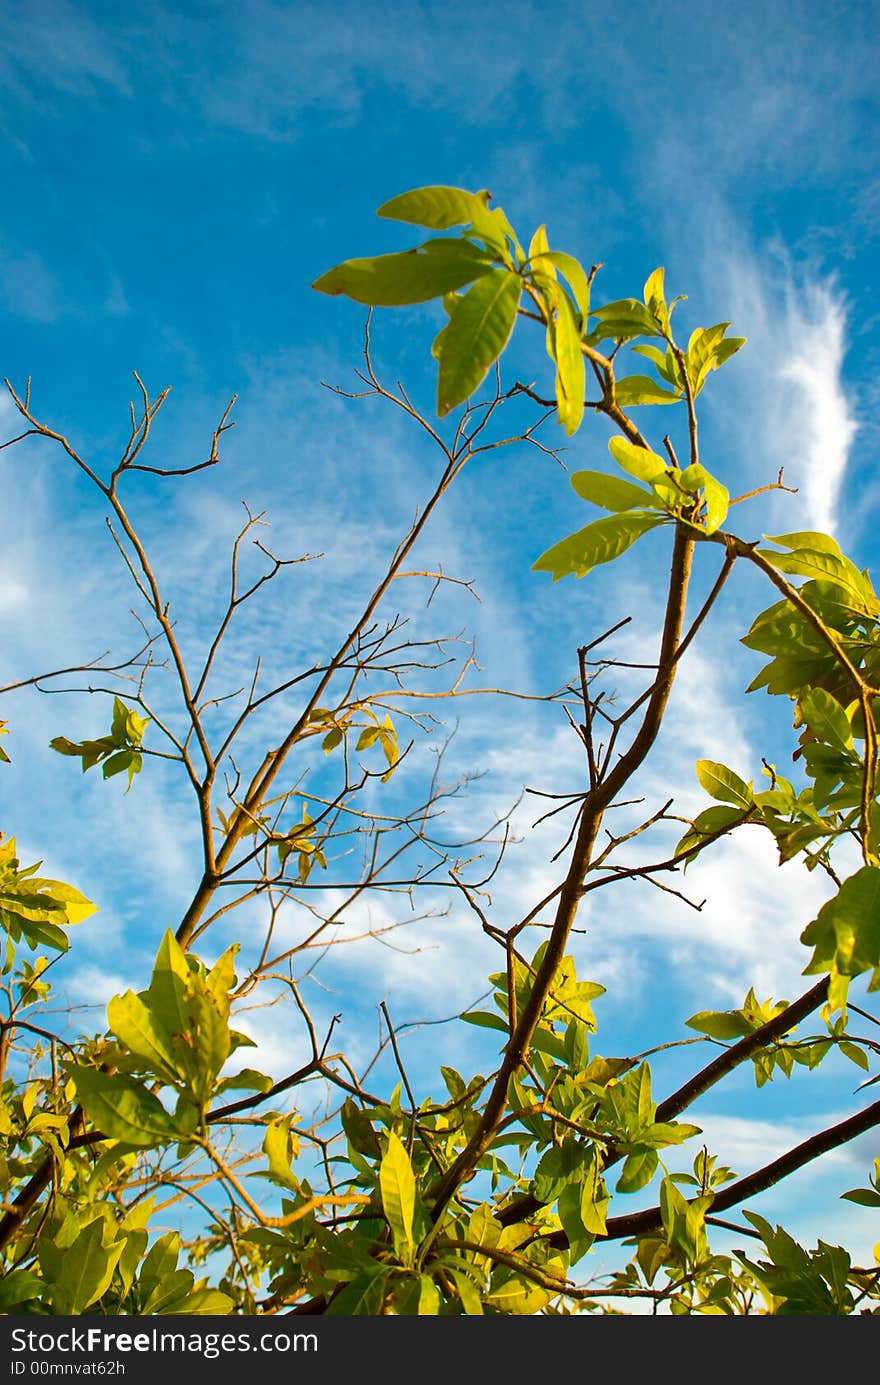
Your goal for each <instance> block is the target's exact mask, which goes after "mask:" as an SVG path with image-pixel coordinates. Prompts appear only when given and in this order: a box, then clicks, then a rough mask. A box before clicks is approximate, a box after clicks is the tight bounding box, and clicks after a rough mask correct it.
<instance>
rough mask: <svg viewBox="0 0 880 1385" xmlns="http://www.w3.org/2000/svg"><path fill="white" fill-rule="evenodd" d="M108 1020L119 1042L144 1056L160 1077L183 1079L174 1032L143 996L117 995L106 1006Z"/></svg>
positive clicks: (167, 1079) (132, 993)
mask: <svg viewBox="0 0 880 1385" xmlns="http://www.w3.org/2000/svg"><path fill="white" fill-rule="evenodd" d="M107 1023H108V1025H109V1026H110V1029H111V1030H112V1031H113V1033H114V1034H115V1035H116V1037H117V1039H118V1040H119V1042H120V1043H121V1044H123V1045H124V1046H125V1047H126V1048H128V1049H129V1050H130V1051H131V1052H132V1053H133V1054H135V1056H136V1057H138V1058H141V1059H143V1061H144V1062H145V1063H146V1065H147V1066H148V1067H149V1068H150V1069H151V1070H152V1071H153V1072H155V1073H156V1075H157V1076H158V1077H161V1078H163V1079H164V1080H165V1081H167V1082H171V1083H176V1082H179V1081H180V1079H181V1077H182V1076H183V1073H182V1071H181V1069H180V1068H179V1066H178V1061H177V1057H176V1055H175V1053H174V1047H173V1044H172V1040H171V1035H170V1033H169V1032H168V1030H167V1029H166V1028H165V1026H164V1025H163V1024H162V1022H161V1021H160V1020H159V1019H158V1018H157V1017H156V1015H154V1014H153V1012H152V1010H151V1009H150V1007H149V1005H148V1004H147V1003H146V1001H145V999H144V997H143V996H140V995H135V994H134V992H133V991H126V993H125V995H117V996H114V997H113V999H112V1000H111V1001H110V1003H109V1005H108V1006H107Z"/></svg>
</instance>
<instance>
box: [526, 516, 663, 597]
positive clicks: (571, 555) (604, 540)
mask: <svg viewBox="0 0 880 1385" xmlns="http://www.w3.org/2000/svg"><path fill="white" fill-rule="evenodd" d="M662 523H664V519H663V517H662V516H661V515H651V514H644V513H641V512H639V511H629V512H628V513H626V514H622V515H609V516H608V517H607V518H606V519H597V520H596V521H595V522H594V523H593V524H588V525H587V527H586V528H585V529H579V530H578V532H577V533H576V534H569V536H568V538H567V539H562V540H561V541H560V542H559V543H556V544H554V545H553V547H552V548H548V549H547V551H546V553H542V554H541V557H540V558H538V560H537V562H534V563H533V564H532V571H533V572H550V573H552V574H553V581H554V582H558V581H559V580H560V578H562V577H567V576H569V574H573V575H574V576H575V577H585V576H586V575H587V573H588V572H591V571H592V569H593V568H594V567H598V566H599V565H600V563H610V562H611V561H612V560H613V559H614V558H617V557H619V556H620V554H621V553H625V552H626V550H627V549H628V548H629V547H631V545H632V544H634V543H635V541H636V539H639V538H641V536H642V534H646V533H647V532H648V530H649V529H656V527H657V525H658V524H662Z"/></svg>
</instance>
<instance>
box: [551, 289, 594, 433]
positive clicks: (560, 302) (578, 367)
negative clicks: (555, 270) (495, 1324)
mask: <svg viewBox="0 0 880 1385" xmlns="http://www.w3.org/2000/svg"><path fill="white" fill-rule="evenodd" d="M547 350H548V352H549V354H550V357H551V358H552V359H553V360H554V361H555V362H556V407H557V413H558V417H559V422H560V424H561V425H562V427H563V428H564V429H565V431H566V433H567V434H568V435H569V437H571V435H572V434H573V433H576V432H577V430H578V428H579V427H580V426H581V420H582V419H583V416H584V392H585V390H586V374H585V369H584V357H583V353H582V351H581V339H580V332H579V331H578V326H577V323H576V322H575V319H574V314H573V313H572V310H571V304H570V303H569V300H568V295H567V294H565V293H562V292H560V293H559V294H558V295H557V308H556V316H555V318H553V319H552V320H551V322H550V324H549V326H548V329H547Z"/></svg>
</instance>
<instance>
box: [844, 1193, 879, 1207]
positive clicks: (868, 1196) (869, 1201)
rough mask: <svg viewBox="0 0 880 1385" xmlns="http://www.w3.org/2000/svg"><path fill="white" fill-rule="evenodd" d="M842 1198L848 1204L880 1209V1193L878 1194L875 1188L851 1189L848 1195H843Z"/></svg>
mask: <svg viewBox="0 0 880 1385" xmlns="http://www.w3.org/2000/svg"><path fill="white" fill-rule="evenodd" d="M840 1196H841V1197H842V1198H846V1200H847V1202H855V1203H858V1205H859V1206H860V1207H880V1193H876V1192H875V1191H874V1189H873V1188H851V1189H850V1191H849V1192H848V1193H841V1194H840Z"/></svg>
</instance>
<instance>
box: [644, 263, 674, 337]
mask: <svg viewBox="0 0 880 1385" xmlns="http://www.w3.org/2000/svg"><path fill="white" fill-rule="evenodd" d="M664 276H665V270H664V269H663V267H662V266H660V267H659V268H658V269H655V270H654V272H653V274H649V275H648V278H647V279H646V281H645V287H644V291H643V296H644V299H645V307H646V308H647V309H648V312H649V313H650V314H651V316H652V317H653V318H656V320H657V322H658V323H659V325H660V327H661V328H662V329H663V331H664V332H668V331H669V309H668V308H667V306H666V293H665V290H664V287H663V279H664Z"/></svg>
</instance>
